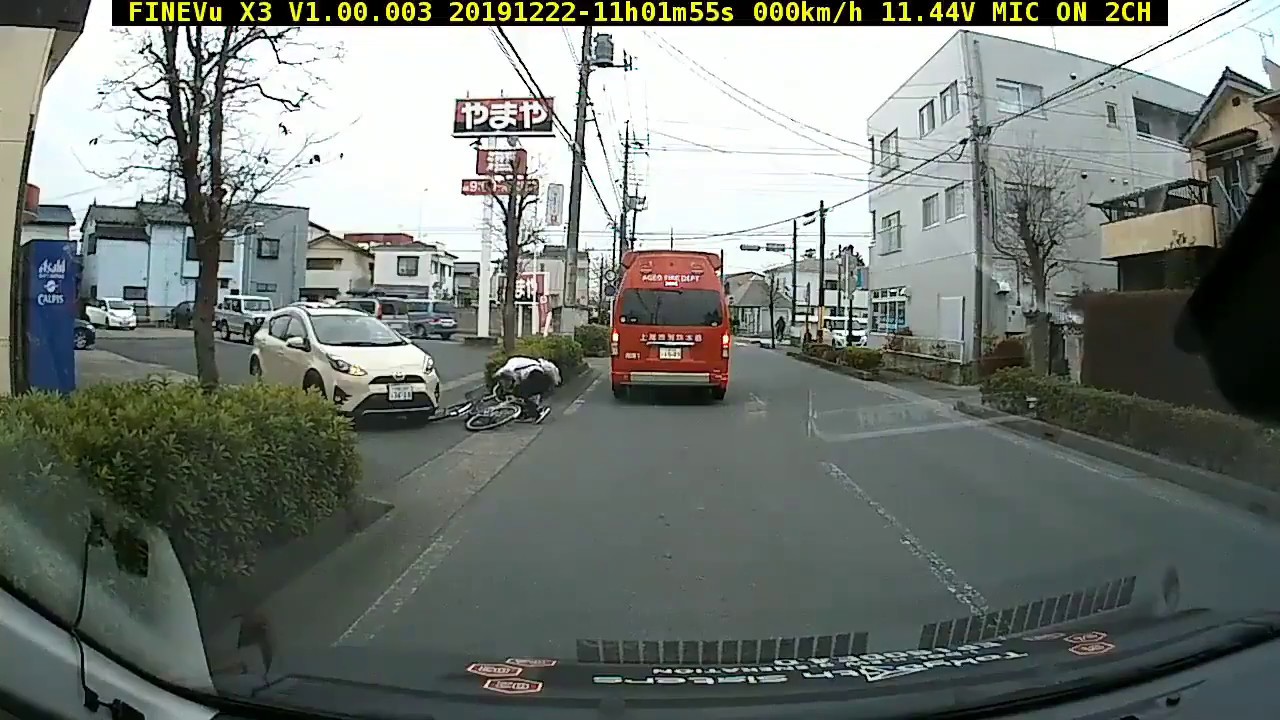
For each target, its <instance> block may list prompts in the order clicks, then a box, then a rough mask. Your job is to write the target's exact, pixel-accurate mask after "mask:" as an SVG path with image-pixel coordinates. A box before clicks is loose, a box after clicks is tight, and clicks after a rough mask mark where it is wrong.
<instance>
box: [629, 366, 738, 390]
mask: <svg viewBox="0 0 1280 720" xmlns="http://www.w3.org/2000/svg"><path fill="white" fill-rule="evenodd" d="M610 380H612V382H613V384H614V385H645V386H648V387H718V388H727V387H729V373H727V372H716V371H711V372H648V371H620V370H613V371H612V372H610Z"/></svg>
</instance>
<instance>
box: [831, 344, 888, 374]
mask: <svg viewBox="0 0 1280 720" xmlns="http://www.w3.org/2000/svg"><path fill="white" fill-rule="evenodd" d="M883 360H884V356H883V355H881V354H880V351H879V350H875V349H873V348H864V347H851V348H845V349H844V350H843V351H841V352H840V364H841V365H848V366H849V367H851V368H856V369H858V370H868V371H870V370H878V369H880V365H881V363H882V362H883Z"/></svg>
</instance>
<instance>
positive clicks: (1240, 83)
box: [1178, 67, 1271, 146]
mask: <svg viewBox="0 0 1280 720" xmlns="http://www.w3.org/2000/svg"><path fill="white" fill-rule="evenodd" d="M1232 90H1235V91H1237V92H1242V93H1244V94H1245V95H1248V96H1249V97H1252V98H1255V99H1256V98H1260V97H1262V96H1264V95H1267V94H1268V93H1270V92H1271V89H1270V88H1268V87H1266V86H1265V85H1261V84H1259V83H1256V82H1254V81H1252V80H1250V79H1249V78H1247V77H1245V76H1244V75H1241V74H1240V73H1238V72H1236V71H1235V70H1232V69H1231V68H1230V67H1227V68H1224V69H1223V71H1222V75H1220V76H1218V82H1217V84H1215V85H1214V86H1213V91H1212V92H1210V93H1209V97H1207V98H1205V99H1204V102H1202V103H1200V109H1199V110H1198V111H1197V112H1196V117H1195V120H1193V121H1192V122H1191V126H1190V127H1188V128H1187V131H1186V132H1185V133H1183V134H1182V137H1180V138H1178V142H1180V143H1182V144H1183V145H1186V146H1190V145H1192V144H1193V143H1192V142H1191V140H1192V138H1194V137H1195V136H1196V135H1197V134H1198V133H1199V132H1200V131H1201V130H1203V129H1204V126H1205V124H1206V123H1208V122H1209V118H1211V117H1213V113H1214V112H1215V111H1216V110H1217V109H1218V104H1219V103H1221V102H1222V100H1223V99H1224V98H1225V97H1226V96H1227V93H1229V92H1231V91H1232Z"/></svg>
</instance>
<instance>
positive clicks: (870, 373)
mask: <svg viewBox="0 0 1280 720" xmlns="http://www.w3.org/2000/svg"><path fill="white" fill-rule="evenodd" d="M787 355H788V356H789V357H793V358H795V359H796V360H799V361H800V362H803V363H809V364H810V365H816V366H818V367H820V368H823V369H825V370H830V371H831V372H833V373H838V374H840V375H848V376H850V377H855V378H858V379H859V380H870V381H878V380H880V371H878V370H859V369H858V368H851V367H849V366H848V365H840V364H837V363H833V362H827V361H826V360H822V359H820V358H816V357H813V356H812V355H805V354H804V353H800V352H795V351H794V350H788V351H787Z"/></svg>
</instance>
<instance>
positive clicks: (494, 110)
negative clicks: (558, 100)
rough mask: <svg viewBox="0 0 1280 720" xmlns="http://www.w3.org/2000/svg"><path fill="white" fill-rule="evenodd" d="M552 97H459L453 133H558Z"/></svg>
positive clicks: (464, 135)
mask: <svg viewBox="0 0 1280 720" xmlns="http://www.w3.org/2000/svg"><path fill="white" fill-rule="evenodd" d="M554 124H555V111H554V101H553V100H552V99H551V98H483V99H466V100H458V101H457V102H456V104H455V106H454V112H453V136H454V137H460V138H470V137H475V138H478V137H494V136H503V135H521V136H526V137H549V136H551V135H554V134H555V131H554Z"/></svg>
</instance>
